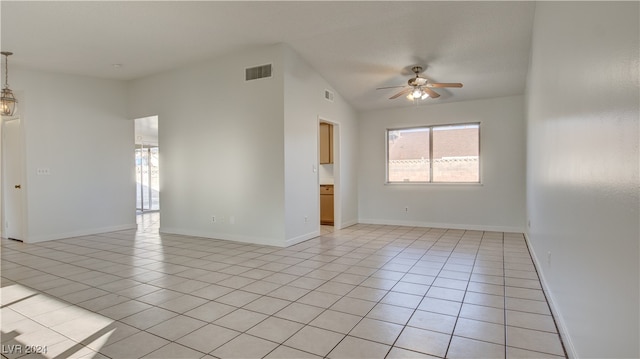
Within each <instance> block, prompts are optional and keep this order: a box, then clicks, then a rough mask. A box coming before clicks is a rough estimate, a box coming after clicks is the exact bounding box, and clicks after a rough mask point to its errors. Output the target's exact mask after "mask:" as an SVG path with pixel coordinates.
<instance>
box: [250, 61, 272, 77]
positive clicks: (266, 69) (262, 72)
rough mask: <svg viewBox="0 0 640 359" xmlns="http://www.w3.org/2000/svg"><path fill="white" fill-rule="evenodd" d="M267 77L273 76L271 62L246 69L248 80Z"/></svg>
mask: <svg viewBox="0 0 640 359" xmlns="http://www.w3.org/2000/svg"><path fill="white" fill-rule="evenodd" d="M265 77H271V64H268V65H262V66H256V67H250V68H247V69H245V80H246V81H251V80H257V79H262V78H265Z"/></svg>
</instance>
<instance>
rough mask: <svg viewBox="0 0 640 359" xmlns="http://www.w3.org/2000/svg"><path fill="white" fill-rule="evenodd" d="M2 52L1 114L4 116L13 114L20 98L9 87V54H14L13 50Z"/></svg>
mask: <svg viewBox="0 0 640 359" xmlns="http://www.w3.org/2000/svg"><path fill="white" fill-rule="evenodd" d="M1 53H2V56H4V87H3V88H2V99H1V100H2V103H1V106H2V107H1V108H0V114H2V116H13V115H14V114H15V112H16V104H17V103H18V100H16V98H15V96H13V92H12V91H11V89H9V56H11V55H13V52H8V51H2V52H1Z"/></svg>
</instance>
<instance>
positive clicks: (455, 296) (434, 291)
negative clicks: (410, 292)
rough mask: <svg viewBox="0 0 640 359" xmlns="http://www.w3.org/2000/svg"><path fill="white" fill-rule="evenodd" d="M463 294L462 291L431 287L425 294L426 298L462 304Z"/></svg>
mask: <svg viewBox="0 0 640 359" xmlns="http://www.w3.org/2000/svg"><path fill="white" fill-rule="evenodd" d="M464 294H465V292H464V291H463V290H457V289H451V288H443V287H433V286H432V287H431V288H429V291H428V292H427V295H426V296H427V297H429V298H437V299H445V300H452V301H456V302H462V299H463V298H464Z"/></svg>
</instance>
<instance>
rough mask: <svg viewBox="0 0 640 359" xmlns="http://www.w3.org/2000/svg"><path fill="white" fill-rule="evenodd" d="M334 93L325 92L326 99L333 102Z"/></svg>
mask: <svg viewBox="0 0 640 359" xmlns="http://www.w3.org/2000/svg"><path fill="white" fill-rule="evenodd" d="M333 97H334V93H333V92H331V91H329V90H324V99H325V100H327V101H331V102H333Z"/></svg>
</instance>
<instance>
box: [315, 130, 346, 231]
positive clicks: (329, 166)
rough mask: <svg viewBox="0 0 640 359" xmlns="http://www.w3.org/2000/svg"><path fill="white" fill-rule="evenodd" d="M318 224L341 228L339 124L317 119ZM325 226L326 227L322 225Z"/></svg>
mask: <svg viewBox="0 0 640 359" xmlns="http://www.w3.org/2000/svg"><path fill="white" fill-rule="evenodd" d="M318 141H319V146H318V151H319V156H318V157H319V165H318V177H319V181H320V224H321V225H323V226H333V227H335V228H336V229H339V228H341V225H342V223H341V220H340V219H341V208H340V145H339V144H340V137H339V124H337V123H334V122H330V121H327V120H324V119H319V126H318ZM324 228H326V227H324Z"/></svg>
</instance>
